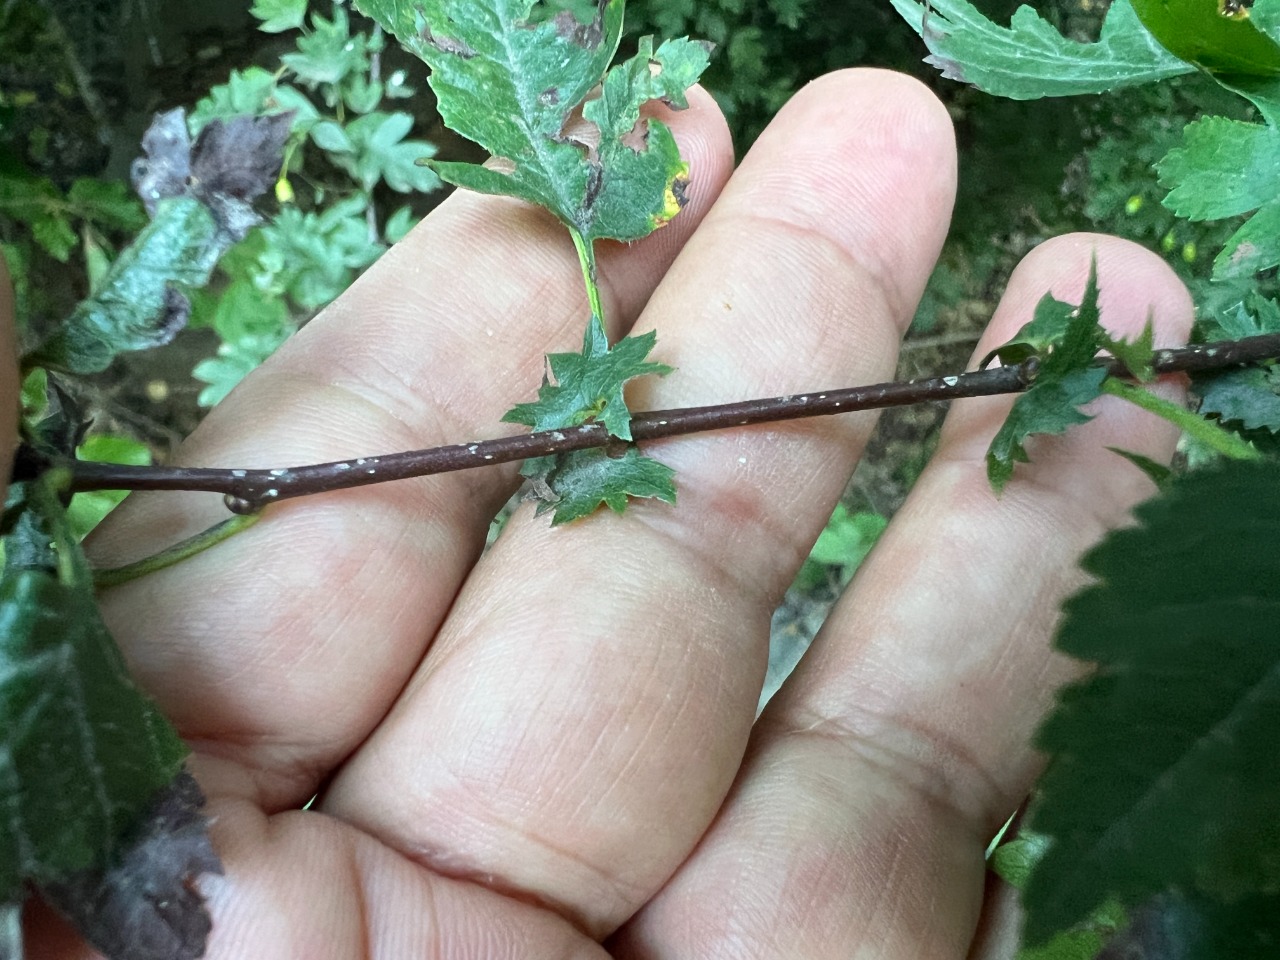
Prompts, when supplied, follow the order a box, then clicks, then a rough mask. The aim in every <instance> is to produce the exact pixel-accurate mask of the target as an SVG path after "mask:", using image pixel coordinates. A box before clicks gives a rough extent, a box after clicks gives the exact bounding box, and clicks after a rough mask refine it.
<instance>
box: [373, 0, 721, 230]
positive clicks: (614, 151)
mask: <svg viewBox="0 0 1280 960" xmlns="http://www.w3.org/2000/svg"><path fill="white" fill-rule="evenodd" d="M359 7H360V9H361V10H362V11H363V12H364V13H366V14H368V15H369V16H371V17H373V18H374V19H375V20H377V21H378V22H379V23H380V24H381V25H382V26H383V27H384V28H385V29H387V30H388V31H389V32H391V33H392V34H394V35H395V36H396V37H397V38H398V39H399V40H400V42H401V44H403V45H404V47H405V48H406V49H407V50H409V51H410V52H412V53H414V54H416V55H417V56H419V57H421V58H422V59H423V60H424V61H426V62H427V64H428V65H429V66H430V67H431V77H430V84H431V87H432V89H433V90H435V92H436V96H437V100H438V103H439V110H440V115H441V117H442V118H443V119H444V121H445V123H446V124H447V125H448V126H449V127H450V128H451V129H453V130H456V131H457V132H458V133H461V134H462V135H463V136H465V137H467V138H469V139H471V140H474V141H475V142H477V143H479V144H481V145H482V146H483V147H485V149H487V150H488V151H489V152H490V153H491V154H493V155H494V157H496V158H499V160H500V165H501V166H503V167H505V168H506V169H501V170H500V169H495V168H492V167H482V166H480V165H478V164H470V163H434V164H432V167H433V169H435V171H436V172H437V173H438V174H439V175H440V176H441V177H442V178H443V179H444V180H446V181H448V182H450V183H454V184H457V185H458V186H462V187H466V188H468V189H471V190H478V191H481V192H483V193H493V194H499V195H504V196H514V197H520V198H522V199H524V200H528V201H531V202H533V203H537V204H539V205H541V206H543V207H545V208H547V209H548V210H550V211H551V212H552V213H554V214H555V215H556V216H557V217H559V218H560V220H561V221H563V222H564V223H565V224H566V225H568V226H569V227H571V228H572V229H574V230H576V231H577V232H578V233H579V234H580V235H581V236H582V237H584V238H585V239H586V240H587V241H588V242H590V241H591V240H593V239H596V238H604V237H609V238H613V239H618V240H634V239H638V238H639V237H641V236H644V235H646V234H647V233H649V232H650V231H652V230H653V229H654V228H655V227H657V226H660V225H661V224H662V223H665V222H666V221H667V220H669V219H670V218H671V216H672V215H674V213H675V212H676V211H677V210H678V209H679V205H680V202H681V198H682V196H683V188H682V186H681V184H682V182H683V178H684V176H685V167H684V165H683V163H682V162H681V161H680V158H679V152H678V151H677V150H676V147H675V143H674V141H673V139H672V137H671V134H670V131H669V130H668V129H667V128H666V127H665V126H664V125H663V124H661V123H659V122H657V121H648V122H647V123H645V122H641V123H640V124H638V125H637V124H636V122H635V120H634V119H632V118H634V117H637V116H638V113H637V111H638V109H639V107H640V105H641V103H643V102H644V101H645V100H647V99H651V98H652V97H655V96H658V97H663V98H666V99H668V100H670V102H672V103H673V104H675V105H679V104H681V103H683V90H684V88H685V87H686V86H688V85H689V84H690V83H692V82H693V80H695V79H696V78H697V77H698V75H699V74H700V73H701V72H702V70H703V69H704V68H705V66H706V63H707V52H706V49H705V48H704V47H702V46H701V45H700V44H696V43H692V42H690V41H687V40H679V41H669V42H668V43H664V44H663V45H662V46H661V47H660V48H659V49H658V50H657V51H654V52H652V53H651V54H649V53H648V51H649V50H650V49H651V48H650V47H649V46H642V53H641V54H639V55H637V57H636V58H635V59H634V60H632V61H629V62H628V63H626V64H622V65H620V66H617V67H614V68H613V69H612V70H610V71H608V76H606V68H607V67H608V65H609V62H610V61H611V60H612V59H613V55H614V52H615V51H616V49H617V46H618V39H619V37H620V35H621V31H622V11H623V0H601V3H600V7H599V11H598V13H597V16H596V19H595V20H594V21H593V22H592V23H590V24H582V23H580V22H579V21H578V20H577V19H575V18H574V17H573V16H572V14H568V13H563V14H561V15H558V16H556V17H555V18H553V19H551V20H549V21H542V22H536V23H535V22H530V14H531V8H532V7H533V0H486V2H483V3H478V2H473V0H465V2H464V0H430V2H423V3H418V4H413V5H410V4H408V3H402V2H400V0H360V3H359ZM599 84H603V87H602V92H601V96H600V98H599V99H597V100H594V101H591V102H589V103H587V104H586V106H585V107H583V110H584V115H585V116H586V118H587V120H588V121H591V122H592V123H595V124H596V125H597V131H598V136H593V135H591V134H589V133H583V132H577V131H570V132H569V133H566V129H567V128H568V125H569V122H570V120H571V118H572V115H573V113H574V111H575V110H576V109H577V108H578V107H580V106H582V105H583V104H584V101H586V100H587V97H588V95H589V94H590V93H591V91H592V89H593V88H594V87H596V86H597V85H599ZM600 125H603V128H602V127H601V126H600Z"/></svg>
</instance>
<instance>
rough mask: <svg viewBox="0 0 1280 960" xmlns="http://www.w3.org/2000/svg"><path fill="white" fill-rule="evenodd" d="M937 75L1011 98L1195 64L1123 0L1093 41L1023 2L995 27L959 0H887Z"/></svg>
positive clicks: (1104, 85)
mask: <svg viewBox="0 0 1280 960" xmlns="http://www.w3.org/2000/svg"><path fill="white" fill-rule="evenodd" d="M892 2H893V6H894V8H895V9H896V10H897V11H898V13H900V14H901V15H902V16H903V18H904V19H905V20H906V21H907V23H909V24H910V25H911V26H912V27H913V28H914V29H915V31H916V33H918V34H920V35H921V36H922V37H923V38H924V41H925V45H926V46H928V48H929V53H930V56H929V57H928V58H927V61H928V62H929V63H932V64H933V65H934V66H935V67H937V68H938V69H940V70H941V71H942V74H943V76H945V77H948V78H949V79H952V80H959V81H961V82H963V83H970V84H973V85H974V86H976V87H977V88H978V89H980V90H985V91H986V92H987V93H992V94H995V95H996V96H1001V97H1010V98H1012V99H1014V100H1035V99H1038V98H1040V97H1064V96H1071V95H1074V94H1081V93H1105V92H1106V91H1108V90H1117V89H1119V88H1121V87H1129V86H1134V85H1137V84H1142V83H1153V82H1155V81H1156V80H1164V79H1166V78H1168V77H1175V76H1178V75H1179V74H1184V73H1190V72H1192V71H1193V70H1194V69H1195V68H1194V67H1193V66H1192V65H1191V64H1189V63H1186V62H1185V61H1183V60H1181V59H1179V58H1178V57H1176V56H1174V55H1173V54H1171V53H1169V52H1168V51H1167V50H1166V49H1165V48H1164V47H1162V46H1161V45H1160V44H1159V43H1157V42H1156V41H1155V39H1154V38H1153V37H1152V36H1151V34H1150V33H1148V32H1147V31H1146V29H1144V28H1143V26H1142V24H1141V23H1140V22H1139V20H1138V17H1137V15H1136V14H1135V13H1134V10H1133V7H1132V6H1130V3H1129V0H1115V2H1114V3H1112V4H1111V7H1110V9H1109V10H1108V11H1107V15H1106V19H1105V20H1104V21H1103V24H1102V34H1101V36H1100V37H1099V39H1098V41H1097V42H1096V43H1081V42H1079V41H1076V40H1069V39H1067V38H1066V37H1064V36H1062V34H1060V33H1058V31H1057V30H1055V29H1054V28H1053V27H1052V26H1051V25H1050V24H1049V23H1047V22H1046V21H1045V20H1043V19H1041V18H1040V16H1039V15H1038V14H1037V13H1036V12H1035V11H1034V10H1032V9H1031V8H1030V7H1026V6H1024V7H1019V8H1018V9H1017V11H1016V12H1015V13H1014V15H1013V20H1012V21H1011V22H1010V24H1009V26H1008V27H1001V26H998V25H996V24H994V23H992V22H991V21H990V20H988V19H987V18H986V17H985V16H983V15H982V14H981V13H979V12H978V10H976V9H975V8H974V7H973V6H972V5H970V4H969V3H967V2H965V0H932V2H930V3H929V5H928V14H927V19H926V12H925V11H926V7H925V5H924V4H922V3H920V2H919V0H892Z"/></svg>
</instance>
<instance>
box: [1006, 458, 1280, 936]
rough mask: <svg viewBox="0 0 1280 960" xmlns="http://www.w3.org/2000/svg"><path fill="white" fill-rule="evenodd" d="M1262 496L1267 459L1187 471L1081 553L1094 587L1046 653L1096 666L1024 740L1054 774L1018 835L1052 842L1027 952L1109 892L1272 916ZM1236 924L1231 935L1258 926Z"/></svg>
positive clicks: (1268, 581)
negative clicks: (1126, 524) (1261, 903)
mask: <svg viewBox="0 0 1280 960" xmlns="http://www.w3.org/2000/svg"><path fill="white" fill-rule="evenodd" d="M1278 485H1280V466H1277V464H1275V463H1271V462H1239V461H1236V462H1229V463H1226V464H1224V465H1223V466H1222V467H1221V468H1219V469H1217V470H1213V471H1204V472H1200V473H1195V474H1192V475H1190V476H1189V477H1186V478H1184V479H1182V480H1181V481H1180V482H1179V483H1176V484H1174V485H1173V486H1172V487H1171V488H1170V489H1169V491H1168V493H1167V494H1166V495H1164V496H1161V497H1158V498H1156V499H1154V500H1152V501H1149V502H1147V503H1146V504H1144V505H1143V506H1141V507H1139V508H1138V510H1137V519H1138V523H1139V525H1138V526H1137V527H1135V528H1130V529H1124V530H1120V531H1117V532H1115V533H1112V534H1111V535H1110V536H1109V537H1108V538H1107V539H1106V540H1105V541H1104V542H1103V543H1102V544H1101V545H1100V546H1099V547H1097V548H1095V549H1094V550H1093V551H1091V552H1090V553H1089V554H1088V555H1087V556H1086V557H1085V559H1084V561H1083V566H1084V569H1085V570H1086V572H1087V573H1089V574H1090V575H1091V576H1092V577H1094V578H1096V580H1097V583H1096V584H1095V585H1094V586H1091V587H1089V588H1087V589H1086V590H1084V591H1083V592H1082V593H1080V594H1078V595H1077V596H1076V597H1074V598H1073V599H1072V600H1070V601H1069V602H1068V603H1067V604H1066V606H1065V608H1064V614H1065V619H1064V621H1063V624H1062V627H1061V630H1060V631H1059V634H1058V637H1057V641H1056V645H1057V647H1058V648H1059V649H1060V650H1062V651H1063V652H1065V653H1067V654H1069V655H1071V656H1073V657H1076V658H1078V659H1081V660H1085V661H1089V662H1092V663H1095V664H1096V665H1097V668H1096V670H1095V671H1094V672H1093V673H1092V674H1090V675H1089V677H1088V678H1087V679H1084V680H1082V681H1079V682H1077V683H1075V684H1073V685H1071V686H1069V687H1067V688H1065V689H1064V690H1063V691H1061V693H1060V694H1059V698H1058V706H1057V708H1056V709H1055V711H1054V713H1053V715H1052V716H1051V717H1050V719H1049V720H1048V721H1047V722H1046V723H1045V725H1044V726H1043V727H1042V729H1041V731H1040V734H1039V736H1038V741H1037V742H1038V745H1039V746H1040V747H1041V748H1042V749H1044V750H1046V751H1047V752H1049V753H1050V754H1051V755H1052V761H1051V763H1050V766H1049V769H1048V771H1047V773H1046V774H1045V776H1044V777H1043V778H1042V779H1041V781H1040V785H1039V796H1038V797H1037V800H1036V803H1035V805H1034V809H1033V812H1032V815H1031V822H1032V826H1033V828H1034V829H1035V830H1037V831H1039V832H1041V833H1044V834H1047V835H1049V836H1051V837H1052V838H1053V841H1054V842H1053V846H1052V847H1051V848H1050V849H1049V851H1048V852H1047V853H1046V854H1045V856H1044V859H1043V860H1042V861H1041V863H1040V865H1039V867H1038V868H1037V869H1036V871H1035V872H1034V873H1033V874H1032V877H1031V881H1030V883H1029V884H1028V886H1027V889H1026V893H1025V905H1026V908H1027V938H1028V940H1029V941H1032V942H1042V941H1044V940H1046V939H1047V938H1048V937H1049V936H1051V935H1052V934H1053V933H1054V932H1055V931H1058V930H1062V929H1064V928H1066V927H1068V926H1070V925H1071V924H1073V923H1075V922H1076V921H1077V920H1079V919H1081V918H1082V917H1084V916H1085V915H1086V914H1087V913H1088V912H1089V911H1090V910H1092V909H1093V908H1095V907H1096V906H1097V905H1098V904H1100V903H1101V902H1103V901H1104V900H1105V899H1106V898H1108V897H1115V898H1117V899H1118V900H1120V901H1121V902H1122V903H1123V904H1125V905H1126V906H1130V907H1135V908H1136V907H1140V906H1141V905H1143V904H1145V903H1146V902H1147V901H1148V900H1149V899H1150V898H1151V897H1153V896H1156V895H1158V894H1161V893H1164V892H1165V891H1167V890H1170V889H1179V890H1183V891H1188V892H1194V895H1195V896H1196V897H1207V898H1208V899H1209V900H1211V901H1214V902H1216V903H1219V904H1223V905H1226V904H1242V903H1245V902H1246V901H1247V900H1248V899H1249V898H1252V897H1255V895H1256V894H1258V893H1264V894H1265V895H1266V896H1265V898H1264V899H1266V900H1267V902H1268V903H1269V904H1271V905H1272V906H1274V903H1273V900H1272V898H1273V897H1274V891H1275V890H1277V889H1280V829H1278V828H1277V826H1276V821H1275V817H1274V811H1275V810H1276V809H1277V806H1280V754H1278V753H1277V752H1276V751H1275V750H1274V734H1275V730H1276V729H1278V728H1280V644H1278V643H1277V638H1276V632H1275V622H1276V619H1277V617H1278V616H1280V552H1278V551H1276V549H1275V542H1276V538H1277V536H1278V535H1280V506H1278V505H1277V504H1278V501H1277V499H1276V496H1275V491H1276V490H1277V488H1278ZM1271 916H1275V914H1274V913H1272V914H1271ZM1241 919H1243V921H1244V922H1245V923H1246V924H1247V925H1246V926H1245V927H1244V928H1243V929H1242V930H1240V933H1241V934H1242V935H1246V934H1247V935H1250V936H1252V935H1254V934H1257V933H1258V932H1259V931H1260V930H1261V931H1263V932H1265V929H1269V928H1264V926H1260V925H1259V924H1260V923H1261V919H1262V918H1261V916H1260V915H1252V918H1251V919H1250V916H1245V917H1243V918H1238V920H1241ZM1268 922H1270V921H1268ZM1264 939H1265V938H1264ZM1258 942H1259V943H1261V942H1263V941H1258ZM1272 949H1274V945H1273V946H1272ZM1200 955H1203V956H1210V955H1212V956H1220V955H1231V956H1238V954H1207V953H1206V954H1200ZM1250 955H1257V956H1262V955H1263V954H1260V953H1255V954H1250Z"/></svg>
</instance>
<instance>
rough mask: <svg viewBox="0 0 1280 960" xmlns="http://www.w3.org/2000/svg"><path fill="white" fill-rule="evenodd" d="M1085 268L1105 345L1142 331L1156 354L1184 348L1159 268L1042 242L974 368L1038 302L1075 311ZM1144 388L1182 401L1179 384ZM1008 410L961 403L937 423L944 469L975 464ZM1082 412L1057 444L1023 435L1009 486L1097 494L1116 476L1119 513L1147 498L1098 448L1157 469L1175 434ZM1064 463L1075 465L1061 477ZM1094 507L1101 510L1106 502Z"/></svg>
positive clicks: (1185, 315)
mask: <svg viewBox="0 0 1280 960" xmlns="http://www.w3.org/2000/svg"><path fill="white" fill-rule="evenodd" d="M1095 264H1096V270H1097V283H1098V308H1099V321H1100V322H1101V323H1102V325H1103V326H1104V327H1106V329H1107V330H1108V331H1110V333H1111V334H1112V335H1113V336H1118V337H1122V338H1125V339H1128V340H1133V339H1134V338H1136V337H1138V336H1140V335H1141V334H1142V332H1143V330H1144V329H1145V328H1146V325H1147V323H1148V322H1150V323H1151V324H1152V326H1153V327H1154V338H1155V344H1156V345H1157V346H1171V345H1177V344H1182V343H1185V342H1186V340H1187V337H1188V335H1189V334H1190V331H1191V325H1192V323H1193V321H1194V319H1195V305H1194V303H1193V302H1192V299H1191V295H1190V293H1189V292H1188V291H1187V289H1186V287H1185V286H1184V285H1183V283H1182V281H1181V280H1179V279H1178V276H1177V274H1175V273H1174V271H1173V269H1172V268H1171V267H1170V266H1169V265H1168V264H1167V263H1166V262H1165V261H1164V260H1163V259H1161V258H1160V257H1159V256H1158V255H1157V254H1155V253H1153V252H1152V251H1150V250H1147V249H1146V248H1145V247H1142V246H1140V245H1139V244H1136V243H1133V242H1131V241H1128V240H1122V239H1120V238H1119V237H1112V236H1107V235H1105V234H1094V233H1074V234H1067V235H1065V236H1061V237H1055V238H1053V239H1051V240H1047V241H1045V242H1044V243H1042V244H1040V245H1039V246H1038V247H1036V248H1035V249H1034V250H1032V251H1031V252H1030V253H1029V254H1027V256H1026V257H1024V258H1023V260H1022V262H1021V263H1020V264H1019V265H1018V266H1017V268H1015V270H1014V271H1013V274H1012V275H1011V276H1010V278H1009V284H1008V287H1007V288H1006V290H1005V293H1004V296H1003V297H1002V298H1001V300H1000V304H999V306H998V307H997V308H996V310H995V313H994V314H993V315H992V319H991V322H990V324H989V325H988V326H987V330H986V332H985V333H984V334H983V336H982V339H981V340H980V341H979V343H978V347H977V349H976V351H975V352H974V361H975V362H976V361H977V359H978V358H981V357H983V356H986V355H987V354H988V353H989V352H990V351H991V350H993V349H995V348H996V347H998V346H999V345H1000V344H1002V343H1007V342H1008V341H1009V340H1011V339H1013V337H1015V336H1016V335H1017V333H1018V331H1019V330H1020V329H1022V327H1023V325H1024V324H1026V323H1027V322H1029V321H1030V320H1031V319H1032V317H1033V316H1034V314H1035V308H1036V305H1037V304H1038V303H1039V302H1040V300H1041V299H1042V298H1043V297H1044V296H1045V295H1046V294H1052V295H1053V296H1054V297H1055V298H1056V299H1058V300H1061V301H1063V302H1066V303H1071V304H1078V303H1080V301H1081V299H1082V297H1083V295H1084V291H1085V287H1086V284H1087V283H1088V278H1089V274H1090V271H1091V270H1092V269H1095ZM1146 389H1148V390H1150V391H1152V392H1154V393H1158V394H1159V395H1161V396H1162V397H1164V398H1165V399H1168V400H1172V401H1174V402H1175V403H1180V402H1182V400H1183V398H1184V396H1185V392H1186V391H1185V382H1184V380H1183V379H1182V378H1163V379H1161V380H1158V381H1157V382H1155V383H1153V384H1150V385H1148V386H1147V387H1146ZM1013 402H1014V400H1013V398H1011V397H992V398H987V399H978V400H969V401H964V403H963V404H962V405H960V406H958V407H957V408H956V409H955V410H953V411H952V413H951V415H950V416H949V417H948V419H947V423H946V426H945V428H944V432H943V438H942V442H941V445H940V448H939V452H940V454H943V455H945V456H946V457H948V458H949V459H953V460H964V459H974V460H981V459H982V457H983V456H984V454H985V451H986V448H987V445H988V444H989V443H990V442H991V437H992V436H993V435H994V434H995V432H996V431H997V430H998V429H999V427H1000V425H1001V423H1003V421H1004V419H1005V417H1006V416H1007V415H1008V413H1009V409H1010V407H1011V406H1012V404H1013ZM1084 412H1085V413H1086V414H1089V415H1091V416H1092V417H1093V419H1092V420H1091V421H1090V422H1089V423H1086V424H1083V425H1081V426H1079V427H1074V428H1072V429H1071V430H1069V431H1067V433H1066V434H1064V435H1063V436H1053V437H1036V436H1033V437H1032V438H1031V439H1030V443H1029V445H1028V450H1029V452H1030V455H1031V461H1032V462H1031V463H1030V464H1028V465H1025V466H1019V468H1018V473H1016V474H1015V476H1014V479H1013V481H1012V482H1013V483H1017V482H1018V477H1019V476H1022V477H1023V478H1024V479H1034V480H1035V482H1036V483H1038V484H1040V485H1044V486H1049V487H1055V488H1059V489H1063V490H1067V489H1073V490H1076V491H1077V492H1085V491H1088V490H1090V489H1092V490H1094V491H1097V490H1099V489H1101V488H1102V487H1103V486H1104V479H1103V478H1104V477H1105V476H1107V475H1110V474H1115V473H1116V472H1117V471H1118V472H1119V474H1122V475H1123V476H1119V475H1117V476H1116V477H1115V493H1114V496H1113V497H1111V500H1112V501H1113V502H1114V503H1116V504H1124V505H1125V509H1127V506H1128V504H1130V503H1131V502H1132V501H1133V500H1134V499H1136V498H1138V497H1140V496H1145V495H1147V494H1149V492H1150V482H1149V481H1148V480H1147V479H1146V478H1145V477H1144V476H1143V475H1141V473H1140V472H1139V471H1138V470H1137V468H1135V467H1132V466H1131V465H1129V464H1127V463H1125V462H1124V461H1123V460H1121V458H1119V457H1117V456H1115V455H1114V454H1113V453H1111V452H1110V451H1109V450H1108V449H1106V448H1108V447H1116V448H1120V449H1124V450H1130V451H1133V452H1136V453H1140V454H1142V455H1143V456H1146V457H1150V458H1152V459H1154V460H1156V461H1157V462H1167V461H1168V460H1169V459H1170V458H1171V457H1172V456H1173V453H1174V450H1175V449H1176V445H1177V441H1178V437H1179V431H1178V429H1177V428H1176V427H1174V426H1172V425H1171V424H1169V423H1168V422H1166V421H1164V420H1162V419H1160V418H1158V417H1156V416H1155V415H1154V414H1151V413H1147V412H1145V411H1143V410H1139V409H1138V408H1136V407H1134V406H1132V405H1130V404H1128V403H1125V402H1123V401H1120V400H1116V399H1115V398H1112V397H1103V398H1101V399H1099V400H1097V401H1095V402H1094V403H1092V404H1090V405H1088V406H1086V407H1085V408H1084ZM1068 463H1071V464H1075V466H1073V467H1071V468H1068V467H1067V466H1066V464H1068ZM1139 488H1140V489H1139ZM1094 499H1095V502H1102V500H1105V499H1106V498H1099V497H1096V496H1095V498H1094Z"/></svg>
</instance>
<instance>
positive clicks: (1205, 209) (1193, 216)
mask: <svg viewBox="0 0 1280 960" xmlns="http://www.w3.org/2000/svg"><path fill="white" fill-rule="evenodd" d="M1156 169H1157V171H1158V172H1159V174H1160V185H1161V186H1162V187H1167V188H1168V189H1169V195H1168V196H1166V197H1165V198H1164V205H1165V206H1166V207H1168V208H1169V209H1170V210H1172V211H1173V212H1174V213H1176V214H1177V215H1178V216H1180V217H1186V218H1187V219H1188V220H1219V219H1222V218H1224V217H1234V216H1237V215H1238V214H1241V213H1248V212H1249V211H1250V210H1256V209H1258V207H1260V206H1262V205H1263V204H1265V203H1267V202H1268V201H1271V200H1274V199H1275V198H1276V197H1277V196H1280V130H1276V129H1275V128H1274V127H1270V126H1265V125H1263V124H1260V123H1244V122H1243V121H1240V120H1229V119H1227V118H1226V117H1202V118H1201V119H1199V120H1196V121H1195V122H1194V123H1189V124H1187V126H1186V128H1185V129H1184V130H1183V133H1182V146H1180V147H1176V148H1174V149H1173V150H1170V151H1169V152H1168V154H1166V155H1165V157H1164V159H1163V160H1161V161H1160V162H1159V163H1158V164H1157V165H1156Z"/></svg>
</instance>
